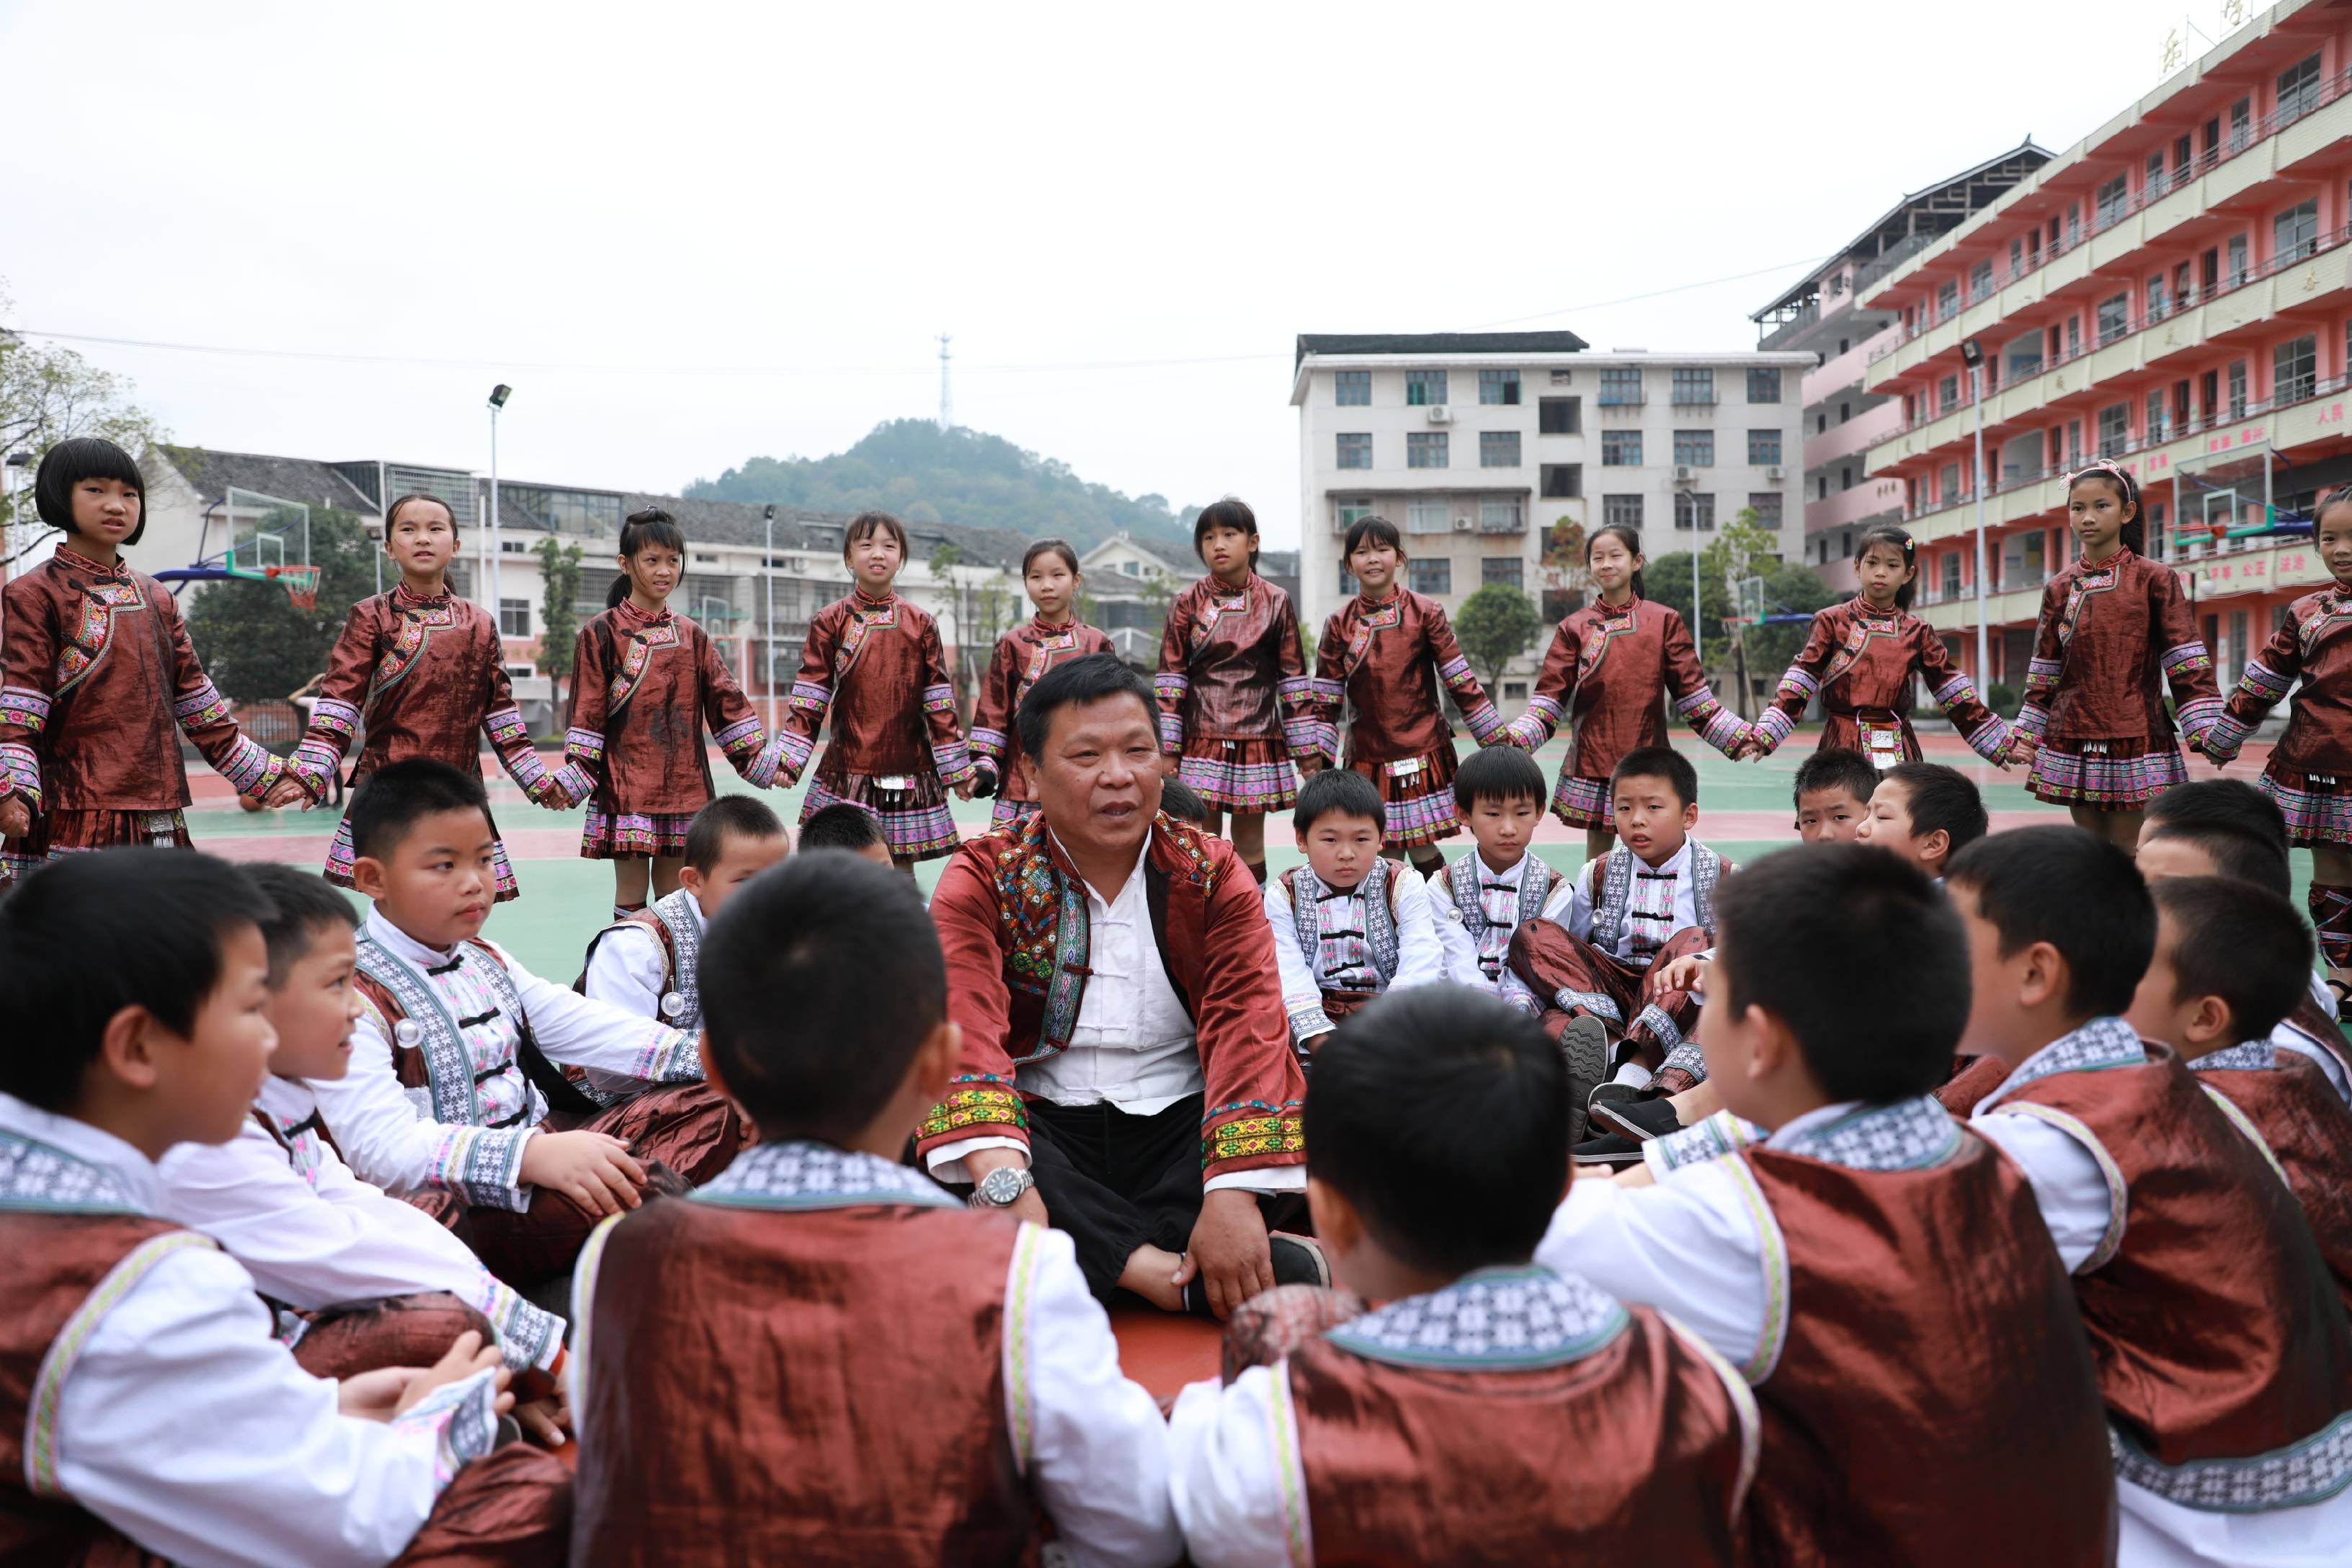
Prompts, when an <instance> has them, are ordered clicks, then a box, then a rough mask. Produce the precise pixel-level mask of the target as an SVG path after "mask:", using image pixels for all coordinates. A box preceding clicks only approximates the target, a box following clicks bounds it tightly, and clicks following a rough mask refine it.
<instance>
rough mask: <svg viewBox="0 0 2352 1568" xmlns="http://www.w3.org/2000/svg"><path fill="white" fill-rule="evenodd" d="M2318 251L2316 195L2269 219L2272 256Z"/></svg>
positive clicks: (2310, 254)
mask: <svg viewBox="0 0 2352 1568" xmlns="http://www.w3.org/2000/svg"><path fill="white" fill-rule="evenodd" d="M2318 253H2319V202H2318V200H2317V198H2316V197H2315V198H2314V199H2312V200H2310V201H2307V202H2305V203H2304V204H2303V205H2301V206H2294V207H2289V208H2287V209H2286V211H2284V212H2283V213H2281V214H2279V215H2278V216H2276V217H2274V218H2273V219H2271V255H2272V256H2273V258H2287V257H2294V256H2315V255H2317V254H2318Z"/></svg>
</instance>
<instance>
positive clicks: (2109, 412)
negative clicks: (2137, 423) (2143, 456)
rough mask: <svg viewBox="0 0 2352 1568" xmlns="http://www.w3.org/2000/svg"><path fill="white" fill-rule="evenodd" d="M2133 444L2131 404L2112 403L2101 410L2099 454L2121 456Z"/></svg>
mask: <svg viewBox="0 0 2352 1568" xmlns="http://www.w3.org/2000/svg"><path fill="white" fill-rule="evenodd" d="M2130 445H2131V405H2130V404H2128V403H2111V404H2109V405H2107V406H2106V407H2105V408H2102V409H2100V410H2099V456H2100V457H2102V458H2119V457H2121V456H2123V451H2124V448H2125V447H2128V446H2130Z"/></svg>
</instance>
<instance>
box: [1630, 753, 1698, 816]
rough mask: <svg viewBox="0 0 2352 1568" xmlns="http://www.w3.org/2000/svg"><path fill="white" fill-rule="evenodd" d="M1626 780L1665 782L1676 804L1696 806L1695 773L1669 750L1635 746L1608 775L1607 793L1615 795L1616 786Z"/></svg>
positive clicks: (1681, 758) (1676, 754)
mask: <svg viewBox="0 0 2352 1568" xmlns="http://www.w3.org/2000/svg"><path fill="white" fill-rule="evenodd" d="M1626 779H1664V780H1665V781H1666V783H1667V784H1670V785H1672V786H1673V788H1674V792H1675V800H1676V801H1678V802H1680V803H1681V804H1682V805H1697V804H1698V770H1697V769H1696V768H1695V767H1693V766H1691V763H1690V759H1689V758H1688V757H1685V756H1684V755H1683V754H1682V753H1681V752H1677V751H1675V749H1674V748H1673V747H1672V746H1636V747H1634V748H1633V750H1632V751H1630V752H1626V753H1625V755H1624V756H1623V757H1622V759H1620V760H1619V762H1618V763H1617V770H1616V771H1615V772H1614V773H1611V774H1610V775H1609V793H1610V794H1611V795H1615V794H1616V793H1617V785H1618V784H1620V783H1622V781H1624V780H1626Z"/></svg>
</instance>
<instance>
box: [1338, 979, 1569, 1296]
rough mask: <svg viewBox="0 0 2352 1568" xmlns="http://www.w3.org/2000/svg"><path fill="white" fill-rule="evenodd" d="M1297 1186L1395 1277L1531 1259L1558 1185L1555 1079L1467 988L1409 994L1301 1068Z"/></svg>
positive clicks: (1531, 1034)
mask: <svg viewBox="0 0 2352 1568" xmlns="http://www.w3.org/2000/svg"><path fill="white" fill-rule="evenodd" d="M1305 1121H1306V1126H1305V1131H1306V1134H1307V1173H1308V1174H1309V1175H1311V1176H1313V1177H1315V1178H1316V1179H1317V1180H1318V1181H1320V1182H1323V1183H1325V1184H1328V1185H1329V1186H1330V1188H1331V1189H1332V1190H1333V1191H1334V1192H1337V1193H1338V1194H1339V1195H1340V1196H1342V1197H1344V1198H1346V1199H1347V1200H1348V1201H1349V1203H1350V1204H1352V1205H1355V1207H1356V1211H1357V1213H1359V1214H1360V1215H1362V1216H1363V1219H1364V1225H1365V1226H1366V1228H1367V1229H1369V1230H1370V1233H1371V1236H1372V1238H1373V1239H1374V1240H1375V1241H1377V1242H1379V1243H1380V1245H1381V1247H1385V1248H1386V1249H1387V1250H1388V1251H1390V1252H1391V1253H1392V1254H1394V1255H1395V1256H1396V1258H1398V1259H1399V1260H1400V1261H1402V1262H1404V1263H1406V1264H1409V1265H1411V1266H1412V1267H1413V1268H1425V1269H1428V1270H1430V1271H1431V1272H1433V1273H1439V1272H1442V1273H1448V1274H1465V1273H1467V1272H1469V1271H1470V1270H1471V1269H1473V1268H1486V1267H1488V1266H1490V1265H1493V1264H1498V1263H1517V1262H1524V1261H1525V1260H1526V1259H1527V1258H1529V1257H1531V1256H1533V1255H1534V1252H1535V1247H1536V1243H1537V1242H1538V1241H1540V1240H1542V1239H1543V1234H1544V1229H1545V1227H1546V1226H1549V1224H1550V1223H1551V1215H1552V1211H1553V1209H1554V1208H1556V1207H1558V1206H1559V1197H1560V1192H1561V1189H1562V1187H1563V1186H1564V1185H1565V1183H1566V1178H1567V1174H1568V1068H1567V1065H1566V1063H1565V1062H1564V1061H1563V1060H1562V1058H1561V1057H1560V1054H1559V1047H1557V1046H1555V1045H1553V1044H1552V1043H1551V1042H1550V1041H1549V1040H1547V1039H1545V1038H1544V1033H1543V1029H1542V1028H1541V1026H1538V1024H1537V1023H1536V1021H1535V1020H1534V1019H1533V1018H1530V1017H1528V1016H1527V1015H1526V1014H1524V1013H1522V1012H1520V1011H1519V1010H1518V1009H1517V1008H1516V1007H1513V1006H1511V1005H1509V1004H1508V1003H1506V1002H1502V1001H1499V1000H1497V999H1496V998H1495V997H1493V996H1491V995H1488V994H1486V993H1485V992H1482V991H1473V990H1471V989H1469V988H1468V987H1467V986H1462V985H1453V984H1438V985H1423V986H1415V987H1413V988H1412V989H1411V990H1406V991H1400V992H1397V993H1395V994H1392V995H1389V996H1384V997H1382V998H1381V999H1380V1000H1379V1001H1377V1002H1374V1003H1373V1004H1372V1005H1370V1006H1369V1007H1366V1008H1365V1009H1364V1010H1363V1011H1362V1012H1360V1013H1358V1014H1356V1015H1355V1016H1353V1017H1351V1018H1349V1019H1348V1021H1347V1022H1345V1023H1343V1024H1341V1025H1340V1026H1339V1032H1338V1033H1337V1034H1335V1035H1333V1036H1332V1037H1330V1039H1329V1040H1328V1042H1326V1043H1325V1045H1324V1047H1323V1048H1322V1049H1321V1050H1320V1051H1319V1052H1318V1053H1317V1055H1316V1058H1315V1076H1314V1078H1313V1079H1310V1080H1309V1081H1308V1084H1307V1109H1306V1112H1305Z"/></svg>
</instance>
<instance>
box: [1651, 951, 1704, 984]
mask: <svg viewBox="0 0 2352 1568" xmlns="http://www.w3.org/2000/svg"><path fill="white" fill-rule="evenodd" d="M1713 963H1714V960H1712V959H1710V958H1708V957H1706V955H1705V954H1703V953H1696V952H1693V953H1685V955H1684V956H1682V957H1680V958H1677V959H1675V960H1673V961H1672V962H1670V963H1665V964H1664V965H1662V966H1660V968H1659V970H1658V987H1657V988H1658V989H1659V990H1661V991H1692V990H1697V989H1701V984H1700V983H1701V982H1703V981H1704V980H1706V972H1707V969H1708V968H1709V967H1710V966H1711V965H1712V964H1713Z"/></svg>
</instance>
